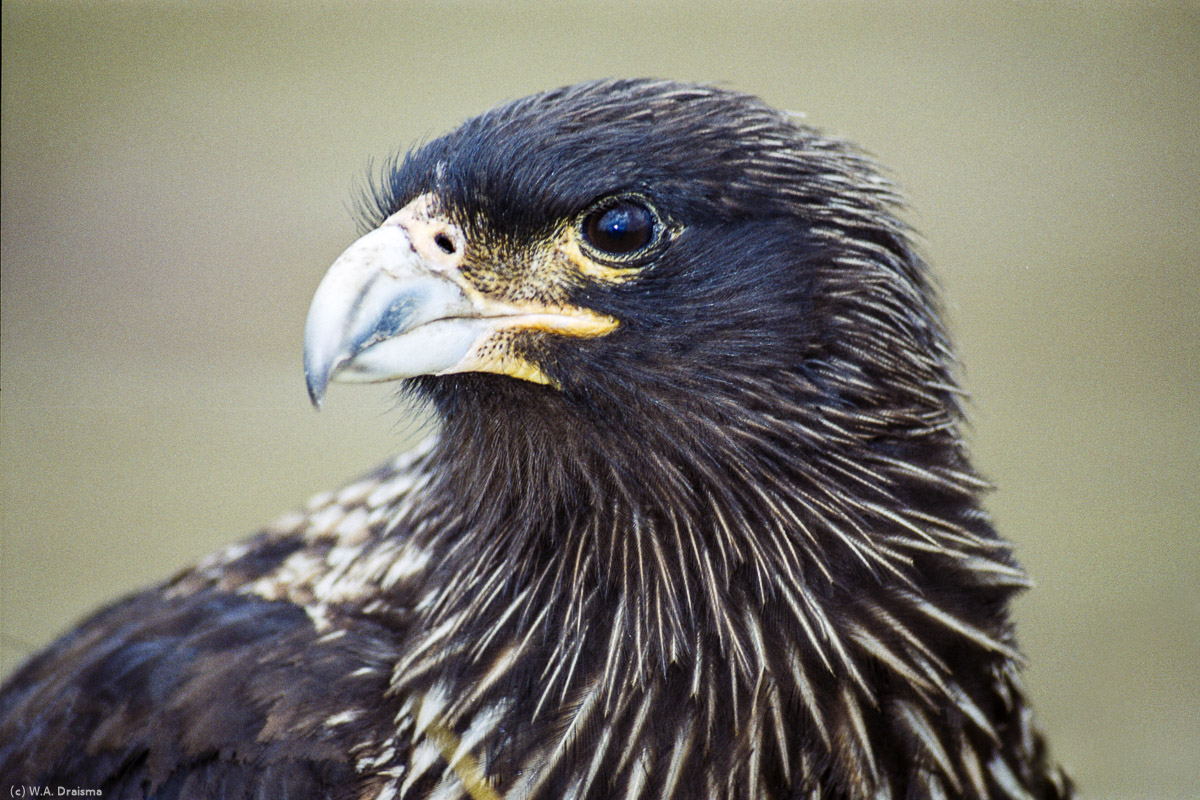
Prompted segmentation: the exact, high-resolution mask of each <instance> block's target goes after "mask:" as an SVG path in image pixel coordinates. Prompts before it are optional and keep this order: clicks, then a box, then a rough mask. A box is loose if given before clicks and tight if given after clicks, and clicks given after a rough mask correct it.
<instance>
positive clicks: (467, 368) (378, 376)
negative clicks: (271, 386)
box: [305, 193, 643, 405]
mask: <svg viewBox="0 0 1200 800" xmlns="http://www.w3.org/2000/svg"><path fill="white" fill-rule="evenodd" d="M580 223H581V220H580V219H577V218H572V219H565V220H563V221H562V222H561V223H560V225H559V226H558V227H557V228H556V229H555V231H554V232H553V234H551V235H549V236H547V237H545V238H544V239H542V240H541V241H537V242H532V243H520V244H518V243H514V242H512V241H511V240H510V239H508V238H507V237H504V236H495V237H492V236H489V235H488V234H487V233H486V232H483V233H476V234H474V235H468V231H469V230H470V226H464V225H462V224H460V223H459V222H457V221H455V220H454V218H453V215H452V214H450V213H448V212H447V211H446V210H445V209H443V208H442V207H441V204H440V202H439V200H438V198H437V197H436V196H435V195H433V194H428V193H427V194H423V195H421V196H419V197H417V198H416V199H414V200H413V201H412V202H410V203H408V204H407V205H406V206H405V207H404V208H402V209H400V210H399V211H397V212H396V213H395V214H393V215H391V216H390V217H388V218H387V219H386V220H384V221H383V223H381V224H380V225H379V227H377V228H376V229H375V230H373V231H371V232H370V233H368V234H366V235H365V236H363V237H361V238H360V239H358V241H356V242H354V243H353V244H351V245H350V247H349V248H347V249H346V251H345V252H344V253H343V254H342V255H341V256H340V257H339V258H338V259H337V260H336V261H335V262H334V264H333V266H331V267H330V268H329V271H328V272H327V273H326V275H325V277H324V278H323V279H322V281H321V285H320V286H318V287H317V291H316V293H315V294H314V296H313V302H312V305H311V307H310V309H309V316H308V320H307V322H306V323H305V375H306V377H307V380H308V387H309V394H310V396H311V397H312V399H313V402H314V403H316V404H317V405H319V404H320V403H321V399H322V398H323V397H324V394H325V390H326V387H327V385H328V383H329V382H330V381H332V380H335V379H336V380H342V381H357V382H376V381H389V380H397V379H402V378H411V377H416V376H419V375H450V374H454V373H460V372H491V373H494V374H497V375H506V376H508V377H511V378H516V379H518V380H523V381H529V382H531V383H538V384H544V385H550V386H554V381H553V380H552V379H551V378H550V376H549V375H547V374H546V372H545V371H544V370H542V369H541V367H539V366H538V364H537V363H535V361H534V360H533V357H532V355H530V353H531V352H532V350H531V347H536V344H537V343H536V341H531V340H532V339H536V338H537V337H544V336H567V337H573V338H584V339H586V338H595V337H599V336H605V335H608V334H609V333H612V331H614V330H616V328H617V327H618V325H619V323H618V321H617V320H616V319H615V318H614V317H611V316H608V315H606V314H600V313H597V312H596V311H593V310H591V309H589V308H584V307H582V306H579V305H576V304H573V303H572V302H571V299H570V298H571V296H572V294H573V293H574V292H575V290H577V289H579V288H580V287H584V286H589V285H596V284H606V285H618V284H622V283H625V282H627V281H630V280H633V279H634V278H636V277H637V275H638V274H639V272H640V271H641V269H642V268H643V267H635V266H623V265H621V264H620V263H619V257H616V260H617V263H613V260H610V259H606V258H603V257H602V256H601V254H596V253H594V252H593V251H592V249H591V248H590V246H589V245H588V243H587V242H584V241H583V240H582V234H581V233H580Z"/></svg>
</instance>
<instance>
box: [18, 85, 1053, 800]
mask: <svg viewBox="0 0 1200 800" xmlns="http://www.w3.org/2000/svg"><path fill="white" fill-rule="evenodd" d="M896 202H897V201H896V197H895V195H894V193H893V190H892V188H891V186H890V185H889V184H888V183H887V182H885V181H884V180H882V179H881V178H880V177H879V176H878V174H877V173H876V171H875V169H874V167H873V166H872V164H871V163H870V162H869V161H868V160H867V159H865V158H864V157H862V156H861V155H859V154H858V153H857V152H855V151H854V150H853V149H852V148H850V147H849V146H847V145H845V144H844V143H841V142H838V141H836V140H832V139H829V138H827V137H824V136H822V135H820V134H819V133H817V132H816V131H814V130H812V129H810V128H807V127H804V126H802V125H800V124H798V123H797V122H796V121H795V120H793V119H791V118H790V117H788V116H787V115H785V114H781V113H779V112H777V111H775V110H773V109H771V108H769V107H767V106H765V105H763V104H762V103H761V102H759V101H757V100H755V99H753V98H751V97H748V96H745V95H740V94H735V93H732V92H727V91H722V90H718V89H713V88H709V87H702V86H692V85H686V84H676V83H665V82H653V81H611V82H600V83H592V84H583V85H580V86H575V87H569V88H565V89H560V90H556V91H553V92H548V93H544V94H541V95H535V96H532V97H529V98H525V99H523V100H518V101H516V102H513V103H510V104H507V105H503V106H500V107H498V108H496V109H493V110H492V111H489V112H488V113H486V114H484V115H482V116H480V117H477V118H475V119H473V120H470V121H468V122H467V123H465V124H464V125H463V126H462V127H460V128H459V129H458V130H456V131H454V132H452V133H450V134H448V135H446V136H445V137H443V138H440V139H437V140H435V141H433V142H431V143H429V144H427V145H424V146H423V147H421V148H419V149H418V150H416V151H414V152H413V153H411V154H409V155H408V156H407V157H406V158H405V159H403V160H402V161H398V162H396V163H393V164H390V165H389V166H388V167H387V169H386V170H385V171H384V174H383V175H382V178H381V179H379V180H378V181H376V182H375V183H374V184H373V189H372V193H371V196H370V197H369V198H368V200H367V202H366V203H365V204H364V205H365V207H366V209H367V210H366V213H365V217H366V218H365V225H364V227H365V228H366V230H367V231H370V232H369V233H367V234H366V235H365V236H364V237H363V238H362V239H360V240H359V242H357V243H356V244H355V245H353V246H352V247H351V248H350V249H349V250H348V251H347V252H346V254H345V255H344V256H343V257H342V258H341V259H339V261H338V262H337V263H336V264H335V265H334V266H333V268H331V270H330V272H329V274H328V275H327V276H326V278H325V280H324V281H323V283H322V285H321V287H320V288H319V289H318V292H317V295H316V297H315V299H314V301H313V307H312V310H311V311H310V314H309V320H308V328H307V333H306V371H307V374H308V380H309V389H310V392H311V393H312V395H313V398H314V401H316V402H320V401H321V400H322V399H323V397H324V395H325V392H326V390H327V385H328V382H329V381H330V380H331V379H333V378H344V379H360V380H380V379H392V378H395V379H403V380H404V384H403V385H404V387H405V389H406V391H408V392H410V393H411V394H412V395H414V396H415V397H417V398H419V399H421V400H423V401H425V402H427V403H428V404H429V405H430V406H431V407H432V408H433V409H434V410H435V412H436V414H437V416H438V417H439V419H440V421H441V429H440V431H439V432H438V433H437V434H435V435H434V436H433V437H431V438H430V439H429V440H428V441H427V442H426V443H425V444H424V445H422V446H421V447H420V448H418V450H416V451H415V452H414V453H411V454H408V455H406V456H404V457H402V458H400V459H398V460H397V461H395V462H394V463H391V464H388V465H385V466H384V467H383V468H381V469H380V470H378V471H377V472H375V473H373V474H371V475H369V476H367V477H366V478H364V479H363V480H361V481H359V482H358V483H355V484H353V485H351V486H349V487H347V488H346V489H343V490H341V491H339V492H337V493H333V494H330V495H328V496H323V497H321V498H317V499H316V500H314V501H313V502H312V503H311V504H310V505H309V507H308V508H307V509H305V511H304V512H303V513H301V514H297V515H292V516H289V517H287V518H285V519H283V520H281V521H280V522H278V523H276V525H274V526H272V527H271V528H269V529H268V530H267V531H265V532H263V533H261V534H259V535H258V536H257V537H255V538H254V539H251V540H249V541H248V542H246V543H244V544H241V545H237V546H234V547H232V548H230V549H228V550H226V551H225V552H222V553H218V554H216V555H214V556H213V557H212V558H210V559H209V560H207V561H205V562H204V563H202V564H200V565H199V566H198V567H196V568H195V569H193V570H189V571H187V572H185V573H183V574H182V575H179V576H177V577H176V578H174V579H172V580H171V581H169V582H167V583H165V584H163V585H162V586H159V587H156V588H154V589H151V590H149V591H147V592H145V593H143V594H140V595H137V596H135V597H132V598H129V599H127V600H124V601H121V602H119V603H117V604H116V605H114V606H112V607H111V608H109V609H106V610H104V611H102V612H100V613H99V614H97V615H96V616H94V617H92V618H91V619H90V620H88V621H86V622H84V623H83V624H82V625H81V626H80V627H79V628H77V629H76V630H74V631H72V632H71V633H69V634H68V635H67V636H65V637H64V638H63V639H61V640H60V641H59V642H58V643H56V644H55V645H53V646H52V647H51V648H50V649H49V650H47V651H46V652H45V653H42V654H40V655H38V656H36V657H34V658H33V659H32V660H31V661H30V662H29V663H28V664H26V665H25V667H24V668H23V669H22V670H20V671H19V672H18V673H17V674H16V675H14V676H13V677H12V679H11V680H10V681H9V682H8V683H7V684H6V685H5V687H4V689H3V695H2V699H0V774H3V775H4V778H3V780H4V781H16V782H18V783H25V784H38V783H40V784H48V783H54V784H63V785H78V786H96V787H102V788H104V790H105V794H104V796H105V797H126V796H128V797H134V796H136V797H143V796H150V797H161V798H165V797H194V796H212V797H283V796H287V797H336V798H343V797H344V798H351V797H354V798H358V797H363V798H366V797H378V798H473V799H474V800H481V799H482V798H498V797H506V798H531V799H532V798H561V797H568V798H580V799H582V798H593V799H598V798H613V797H621V798H662V799H663V800H666V799H667V798H700V797H711V798H729V799H730V800H734V799H735V798H768V797H771V798H812V799H814V800H815V799H816V798H891V797H894V798H905V797H907V798H916V797H988V798H991V797H996V798H1014V799H1017V798H1021V799H1024V798H1052V797H1065V796H1068V795H1069V794H1070V786H1069V783H1068V782H1067V780H1066V779H1065V778H1064V776H1063V775H1062V773H1061V772H1060V771H1059V770H1058V769H1057V768H1056V767H1054V766H1053V764H1052V763H1050V762H1049V761H1048V760H1047V757H1046V753H1045V748H1044V746H1043V744H1042V740H1041V737H1040V735H1039V734H1038V733H1037V731H1036V730H1035V728H1034V727H1033V723H1032V721H1031V715H1030V711H1029V707H1028V705H1027V703H1026V701H1025V698H1024V695H1023V694H1022V690H1021V684H1020V677H1019V664H1020V656H1019V655H1018V653H1017V651H1016V646H1015V644H1014V642H1013V636H1012V631H1011V626H1010V623H1009V618H1008V609H1007V606H1008V602H1009V600H1010V599H1011V598H1012V597H1013V595H1014V594H1016V593H1017V592H1018V591H1020V590H1021V589H1022V588H1024V587H1025V586H1026V583H1027V582H1026V578H1025V576H1024V573H1023V572H1022V571H1021V570H1020V569H1019V567H1017V565H1016V564H1015V562H1014V561H1013V558H1012V556H1011V553H1010V549H1009V547H1008V545H1007V544H1006V543H1005V542H1004V541H1003V540H1002V539H1000V538H999V537H998V536H997V535H996V533H995V532H994V530H993V529H992V527H991V525H990V523H989V521H988V519H987V516H986V515H985V513H984V512H983V511H982V510H981V509H980V506H979V496H980V494H981V492H983V491H984V490H985V488H986V487H985V484H984V483H983V481H981V480H980V479H979V478H978V477H977V476H976V475H975V473H974V472H973V471H972V469H971V467H970V465H969V463H968V460H967V456H966V453H965V452H964V450H963V445H962V441H961V438H960V435H959V425H960V423H961V418H962V412H961V408H960V404H959V397H960V393H959V390H958V388H957V386H956V383H955V378H954V374H953V373H954V361H953V356H952V354H951V349H950V346H949V344H948V342H947V339H946V335H945V333H944V330H943V328H942V325H941V323H940V321H939V318H938V311H937V305H936V301H935V298H934V292H933V290H932V289H931V286H930V283H929V279H928V276H927V271H926V267H925V265H924V264H923V263H922V261H921V259H920V258H919V256H918V255H917V254H916V253H915V252H914V250H913V248H912V246H911V245H910V243H909V241H908V237H907V232H906V228H905V226H904V225H903V224H902V223H901V222H899V221H898V220H897V218H896V217H895V216H894V211H895V207H896Z"/></svg>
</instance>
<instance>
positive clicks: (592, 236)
mask: <svg viewBox="0 0 1200 800" xmlns="http://www.w3.org/2000/svg"><path fill="white" fill-rule="evenodd" d="M579 231H580V236H581V238H582V240H583V242H584V244H586V245H587V246H588V248H589V249H590V250H592V251H594V252H595V254H596V255H598V256H600V257H601V258H604V259H607V260H625V259H629V258H636V257H637V256H640V255H643V254H644V253H645V252H646V251H647V250H650V249H651V248H652V247H653V246H654V245H655V244H657V243H658V241H659V240H660V239H661V238H662V231H663V225H662V222H661V221H660V220H659V218H658V215H657V214H656V213H655V212H654V209H653V207H651V205H650V204H649V203H647V202H646V201H645V199H644V198H642V197H639V196H636V195H617V196H615V197H607V198H604V199H603V200H600V201H599V202H597V203H594V204H593V205H592V206H591V208H589V209H588V210H587V211H586V212H584V213H583V215H582V216H581V218H580V222H579Z"/></svg>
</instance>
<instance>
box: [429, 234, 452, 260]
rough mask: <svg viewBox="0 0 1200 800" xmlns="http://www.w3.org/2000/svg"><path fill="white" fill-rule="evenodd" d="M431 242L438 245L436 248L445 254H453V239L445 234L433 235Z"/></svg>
mask: <svg viewBox="0 0 1200 800" xmlns="http://www.w3.org/2000/svg"><path fill="white" fill-rule="evenodd" d="M433 243H434V244H436V245H437V246H438V249H439V250H441V251H442V252H443V253H445V254H446V255H448V256H449V255H454V251H455V247H454V240H453V239H451V238H450V237H449V236H447V235H446V234H444V233H439V234H438V235H437V236H434V237H433Z"/></svg>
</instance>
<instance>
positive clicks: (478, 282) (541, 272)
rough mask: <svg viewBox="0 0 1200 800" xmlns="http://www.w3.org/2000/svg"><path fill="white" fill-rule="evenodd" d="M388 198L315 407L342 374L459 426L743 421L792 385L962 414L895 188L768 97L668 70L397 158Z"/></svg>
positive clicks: (350, 288)
mask: <svg viewBox="0 0 1200 800" xmlns="http://www.w3.org/2000/svg"><path fill="white" fill-rule="evenodd" d="M371 195H372V196H371V198H370V199H369V200H368V202H367V204H366V205H367V206H368V211H367V216H368V224H367V227H368V229H369V232H368V233H367V234H366V235H365V236H363V237H362V238H361V239H359V240H358V241H357V242H355V243H354V244H353V245H352V246H351V247H350V248H349V249H348V250H347V251H346V252H345V253H344V254H343V255H342V256H341V258H339V259H338V260H337V262H336V263H335V264H334V266H333V267H332V268H331V269H330V270H329V272H328V274H327V275H326V276H325V278H324V280H323V281H322V283H321V285H320V287H319V288H318V290H317V293H316V296H315V298H314V300H313V303H312V307H311V310H310V312H309V316H308V323H307V330H306V334H305V369H306V375H307V379H308V387H309V392H310V395H311V397H312V399H313V401H314V403H317V404H320V402H321V401H322V399H323V397H324V395H325V393H326V390H327V386H328V383H329V382H330V381H331V380H333V379H338V380H347V381H385V380H394V379H404V380H406V381H407V384H408V386H409V387H411V388H412V389H414V390H415V391H416V392H418V393H419V394H422V395H424V396H425V397H428V398H431V399H432V400H433V401H434V402H435V404H436V405H437V406H438V407H439V409H440V410H441V411H442V412H443V415H451V414H453V413H455V411H456V410H461V409H463V408H466V407H476V406H478V405H481V404H482V406H484V407H485V408H487V409H488V410H489V411H490V412H492V413H495V412H497V411H502V410H505V409H507V410H508V411H509V412H513V411H514V409H519V408H528V407H537V408H538V409H540V410H541V411H544V410H546V409H547V408H551V409H552V415H554V414H563V413H567V414H574V415H575V416H576V417H577V416H578V415H580V414H582V415H584V416H586V417H588V419H590V420H592V421H593V422H595V423H596V424H598V425H610V426H614V427H619V428H622V429H629V428H630V427H631V426H632V428H634V429H637V428H640V427H641V426H642V425H643V421H645V420H647V419H652V420H654V425H661V424H663V420H664V419H666V418H672V419H681V418H683V417H689V416H690V417H695V415H698V414H699V415H702V416H704V417H705V418H706V419H714V418H715V419H719V420H720V421H721V423H722V424H724V423H727V422H729V420H728V419H727V417H729V415H730V414H733V415H734V416H745V412H746V411H747V410H748V409H750V408H751V407H754V406H761V405H763V404H764V403H765V402H768V401H767V400H765V398H769V397H770V398H774V399H772V400H770V403H771V404H773V405H774V406H775V407H776V411H777V412H778V413H779V414H782V415H784V416H787V415H788V414H789V413H790V411H795V412H796V413H797V414H801V415H807V416H808V417H815V416H819V415H817V414H815V412H814V409H818V408H831V409H835V410H840V411H842V412H845V411H854V412H855V413H857V414H858V415H859V419H860V420H864V421H865V420H867V419H868V418H869V417H871V418H874V417H877V416H878V415H879V414H884V416H886V417H887V420H886V423H887V425H888V426H890V427H892V428H894V427H895V426H896V424H897V419H898V418H900V417H904V418H905V419H910V418H911V420H912V422H913V424H914V425H916V426H919V427H927V426H928V425H930V424H931V420H933V419H934V418H937V419H941V418H943V417H944V415H945V414H946V412H947V409H950V408H952V407H953V399H952V393H948V392H946V391H943V390H942V389H938V388H932V389H931V387H939V386H940V387H946V386H949V385H950V383H951V380H950V378H949V376H948V374H947V369H948V364H949V361H950V360H949V357H948V349H947V347H946V345H945V342H944V338H943V335H942V332H941V328H940V327H939V324H938V322H937V315H936V309H935V308H934V304H933V300H932V296H931V292H930V290H929V287H928V285H927V282H926V279H925V276H924V267H923V265H922V264H921V262H920V260H919V258H917V257H916V256H915V255H914V253H913V252H912V250H911V248H910V247H909V245H908V243H907V240H906V237H905V231H904V228H903V226H902V225H901V224H900V223H899V222H897V221H896V220H895V218H894V217H893V215H892V213H891V209H892V205H893V203H894V196H893V193H892V190H891V188H890V186H889V184H888V183H887V182H886V181H884V180H883V179H881V178H880V177H879V176H878V175H877V173H876V171H875V170H874V169H873V167H872V165H871V163H870V162H869V160H867V159H866V158H864V157H863V156H861V155H860V154H858V153H857V152H855V151H853V150H852V149H851V148H850V147H849V146H847V145H845V144H843V143H841V142H838V141H835V140H832V139H829V138H826V137H823V136H821V135H819V134H818V133H817V132H815V131H813V130H812V129H810V128H807V127H805V126H803V125H801V124H799V123H798V122H797V121H796V120H795V119H794V118H793V117H792V116H789V115H787V114H784V113H781V112H779V111H776V110H775V109H772V108H770V107H768V106H767V105H765V104H763V103H762V102H761V101H759V100H757V99H755V98H753V97H750V96H747V95H743V94H738V93H734V92H730V91H725V90H721V89H716V88H711V87H705V86H695V85H688V84H679V83H671V82H660V81H648V80H625V81H605V82H595V83H588V84H582V85H578V86H573V87H567V88H563V89H559V90H555V91H550V92H546V93H543V94H539V95H534V96H532V97H529V98H525V99H522V100H518V101H515V102H511V103H508V104H506V105H502V106H499V107H497V108H495V109H493V110H491V111H489V112H487V113H485V114H483V115H481V116H479V117H476V118H474V119H472V120H469V121H468V122H466V123H464V124H463V125H462V126H461V127H459V128H458V129H457V130H455V131H453V132H451V133H449V134H447V135H445V136H443V137H441V138H439V139H436V140H434V141H432V142H429V143H427V144H425V145H424V146H422V147H420V148H418V149H416V150H414V151H413V152H411V153H410V154H408V155H407V156H406V157H405V158H404V159H402V160H398V161H396V162H393V163H390V164H389V165H388V166H387V168H386V170H385V172H384V175H383V176H382V179H380V180H377V181H375V182H374V184H373V187H372V193H371ZM785 401H786V402H785ZM898 407H903V409H904V410H905V414H906V415H907V416H905V415H901V414H897V408H898ZM932 424H937V423H936V422H935V423H932ZM651 432H652V431H643V433H647V434H649V433H651Z"/></svg>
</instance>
